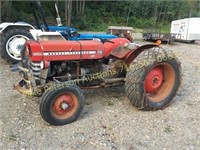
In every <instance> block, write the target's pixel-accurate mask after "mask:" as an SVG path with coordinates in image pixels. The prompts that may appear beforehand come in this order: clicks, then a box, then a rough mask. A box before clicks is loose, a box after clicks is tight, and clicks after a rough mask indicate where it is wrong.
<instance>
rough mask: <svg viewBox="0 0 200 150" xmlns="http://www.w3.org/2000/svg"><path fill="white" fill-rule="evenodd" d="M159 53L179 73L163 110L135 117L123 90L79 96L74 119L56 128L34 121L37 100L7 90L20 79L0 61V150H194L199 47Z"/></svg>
mask: <svg viewBox="0 0 200 150" xmlns="http://www.w3.org/2000/svg"><path fill="white" fill-rule="evenodd" d="M138 43H140V44H144V43H145V42H142V41H138ZM163 47H164V48H167V49H170V50H173V51H174V52H175V53H176V54H177V56H178V58H179V60H180V61H181V63H182V70H183V82H182V87H181V88H180V90H179V92H178V94H177V96H176V97H175V99H174V102H173V103H172V104H171V105H170V106H169V107H167V108H166V109H164V110H159V111H155V112H149V111H138V110H137V109H135V108H134V107H133V106H132V105H131V104H130V103H129V102H128V100H127V98H126V97H125V92H124V87H123V86H122V87H118V88H108V89H98V90H90V91H84V95H85V100H86V105H85V107H84V109H83V112H82V114H81V116H80V117H79V119H78V120H77V121H75V122H73V123H71V124H68V125H65V126H57V127H55V126H49V125H48V124H47V123H45V122H44V121H43V120H42V118H41V117H40V114H39V105H38V100H39V99H38V98H29V99H28V98H25V97H23V96H22V95H20V94H19V93H18V92H17V91H14V90H13V89H12V85H13V84H15V83H16V82H17V81H19V79H20V78H19V77H18V74H17V73H12V72H11V71H10V68H9V65H8V64H7V63H5V62H4V61H3V60H0V74H1V76H0V83H1V84H0V104H1V107H0V149H1V150H7V149H17V150H18V149H19V150H25V149H26V150H31V149H32V150H39V149H41V150H43V149H50V150H51V149H52V150H57V149H70V150H71V149H72V150H73V149H81V150H94V149H100V150H109V149H113V150H114V149H117V150H129V149H130V150H132V149H133V150H140V149H141V150H145V149H150V150H160V149H166V150H168V149H172V150H175V149H176V150H179V149H180V150H183V149H200V126H199V125H200V113H199V108H200V107H199V102H200V89H199V87H200V78H199V74H200V61H199V56H200V43H196V44H183V43H175V44H172V45H163Z"/></svg>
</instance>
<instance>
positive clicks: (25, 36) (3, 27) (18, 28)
mask: <svg viewBox="0 0 200 150" xmlns="http://www.w3.org/2000/svg"><path fill="white" fill-rule="evenodd" d="M30 4H31V9H32V11H33V16H34V18H35V23H36V26H32V25H30V24H28V23H25V22H16V23H11V22H4V23H2V24H0V35H1V43H0V44H1V45H0V51H1V57H2V58H4V59H5V60H7V61H8V62H11V63H18V62H20V60H21V58H20V51H21V50H22V47H23V45H24V43H25V41H27V40H29V39H35V38H36V36H34V35H32V34H31V33H30V30H36V31H35V32H39V33H40V34H41V31H42V32H47V33H44V34H45V35H47V34H49V35H50V36H51V35H52V34H51V33H50V32H58V33H59V34H61V35H62V36H63V37H64V38H65V39H67V40H91V39H93V38H95V37H98V38H102V39H112V38H116V37H117V36H115V35H111V34H79V33H77V30H76V29H75V28H73V27H66V26H62V22H61V18H60V15H59V13H58V7H57V5H56V3H55V9H56V12H57V18H56V20H57V25H58V26H48V24H47V21H46V19H45V15H44V12H43V9H42V6H41V4H40V2H39V0H36V1H35V2H31V3H30ZM35 4H36V5H35ZM36 8H37V10H38V11H39V14H40V18H41V21H42V23H41V24H40V19H39V17H38V16H37V13H36V11H35V10H36ZM35 40H36V39H35Z"/></svg>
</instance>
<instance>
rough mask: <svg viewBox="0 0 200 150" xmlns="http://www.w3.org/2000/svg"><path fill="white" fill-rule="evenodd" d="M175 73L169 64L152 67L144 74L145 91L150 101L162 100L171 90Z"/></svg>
mask: <svg viewBox="0 0 200 150" xmlns="http://www.w3.org/2000/svg"><path fill="white" fill-rule="evenodd" d="M174 83H175V73H174V70H173V68H172V67H171V66H170V65H169V64H160V65H159V66H156V67H154V68H153V69H152V70H151V71H150V72H149V73H148V74H147V76H146V79H145V91H146V95H147V97H148V99H149V100H150V101H152V102H161V101H163V100H164V99H165V98H166V97H167V96H168V95H169V94H170V93H171V91H172V89H173V86H174Z"/></svg>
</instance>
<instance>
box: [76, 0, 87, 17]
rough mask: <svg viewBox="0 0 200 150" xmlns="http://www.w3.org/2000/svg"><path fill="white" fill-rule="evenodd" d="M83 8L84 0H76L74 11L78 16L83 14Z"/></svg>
mask: <svg viewBox="0 0 200 150" xmlns="http://www.w3.org/2000/svg"><path fill="white" fill-rule="evenodd" d="M84 10H85V0H77V1H76V13H77V15H78V16H83V14H84Z"/></svg>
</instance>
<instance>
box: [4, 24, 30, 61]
mask: <svg viewBox="0 0 200 150" xmlns="http://www.w3.org/2000/svg"><path fill="white" fill-rule="evenodd" d="M31 38H32V35H31V34H30V33H29V32H28V31H27V30H25V29H15V28H14V29H10V30H8V31H7V32H6V33H4V35H3V36H2V38H1V44H2V45H1V47H2V49H1V57H2V58H3V59H5V60H7V61H8V62H11V63H18V62H19V61H20V60H21V57H20V51H21V50H22V48H23V46H24V43H25V42H26V41H27V40H29V39H31Z"/></svg>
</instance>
